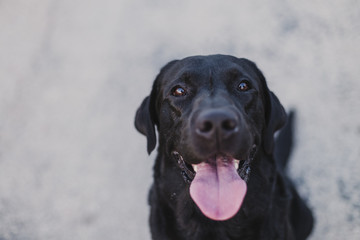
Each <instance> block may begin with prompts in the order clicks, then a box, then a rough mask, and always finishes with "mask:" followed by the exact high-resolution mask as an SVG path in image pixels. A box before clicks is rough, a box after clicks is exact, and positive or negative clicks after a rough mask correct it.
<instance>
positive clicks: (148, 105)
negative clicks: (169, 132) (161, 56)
mask: <svg viewBox="0 0 360 240" xmlns="http://www.w3.org/2000/svg"><path fill="white" fill-rule="evenodd" d="M175 62H176V60H174V61H171V62H169V63H168V64H167V65H165V66H164V67H163V68H162V69H161V71H160V73H159V74H158V75H157V77H156V79H155V81H154V83H153V87H152V90H151V93H150V95H149V96H147V97H146V98H145V99H144V100H143V102H142V103H141V105H140V107H139V108H138V110H137V111H136V115H135V127H136V129H137V130H138V131H139V132H140V133H142V134H144V135H145V136H146V138H147V152H148V154H150V153H151V152H152V151H153V150H154V148H155V146H156V133H155V125H158V124H159V121H158V117H157V111H156V99H157V97H158V92H159V89H158V85H159V82H160V81H161V78H163V75H164V73H165V72H166V70H167V69H169V68H170V66H172V65H173V64H174V63H175Z"/></svg>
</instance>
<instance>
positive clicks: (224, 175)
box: [172, 145, 256, 221]
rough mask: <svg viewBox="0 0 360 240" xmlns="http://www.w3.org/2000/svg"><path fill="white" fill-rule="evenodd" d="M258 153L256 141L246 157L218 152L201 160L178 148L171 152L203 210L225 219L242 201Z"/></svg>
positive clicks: (209, 215)
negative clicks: (186, 157)
mask: <svg viewBox="0 0 360 240" xmlns="http://www.w3.org/2000/svg"><path fill="white" fill-rule="evenodd" d="M255 153H256V146H255V145H254V147H253V149H252V151H251V153H250V154H249V156H248V158H247V159H244V160H238V159H235V158H233V157H231V156H228V155H225V154H216V155H215V156H213V157H210V158H208V159H207V160H205V161H203V162H201V163H199V164H189V163H187V162H186V161H185V160H184V159H183V157H182V156H181V155H180V154H179V153H178V152H176V151H173V152H172V155H173V156H174V158H175V159H176V161H177V164H178V166H179V168H180V169H181V173H182V175H183V178H184V180H185V181H186V182H187V183H190V196H191V198H192V199H193V201H194V202H195V204H196V205H197V206H198V207H199V209H200V210H201V212H202V213H203V214H204V215H205V216H207V217H208V218H210V219H212V220H216V221H224V220H228V219H230V218H232V217H233V216H234V215H235V214H236V213H237V212H238V211H239V209H240V207H241V205H242V202H243V200H244V197H245V195H246V190H247V184H246V182H247V181H248V179H249V176H250V172H251V169H250V164H251V161H252V159H253V158H254V155H255Z"/></svg>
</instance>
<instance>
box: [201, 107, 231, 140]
mask: <svg viewBox="0 0 360 240" xmlns="http://www.w3.org/2000/svg"><path fill="white" fill-rule="evenodd" d="M195 128H196V129H195V131H196V134H197V135H199V136H200V137H203V138H206V139H214V140H215V139H216V140H223V139H227V138H229V137H231V136H232V135H233V134H235V133H236V132H237V131H238V118H237V116H236V114H235V113H234V112H232V111H231V110H225V109H209V110H203V111H201V112H200V113H199V115H198V116H197V118H196V120H195Z"/></svg>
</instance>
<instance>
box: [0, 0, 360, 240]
mask: <svg viewBox="0 0 360 240" xmlns="http://www.w3.org/2000/svg"><path fill="white" fill-rule="evenodd" d="M212 53H225V54H231V55H236V56H241V57H247V58H250V59H252V60H254V61H255V62H256V63H257V64H258V65H259V67H260V68H261V69H262V70H263V72H264V73H265V75H266V77H267V79H268V82H269V85H270V88H271V89H272V90H273V91H275V92H276V94H277V95H278V97H279V98H280V100H281V101H282V103H283V104H284V105H285V106H286V108H290V107H292V108H295V109H296V110H297V113H298V114H297V137H296V140H297V144H296V148H295V150H294V154H293V157H292V162H291V165H290V170H289V172H290V173H291V175H292V176H293V178H294V179H295V181H296V183H297V184H298V186H299V189H300V191H301V194H302V195H303V196H305V197H306V198H307V199H308V201H309V205H310V206H311V207H312V208H313V209H314V211H315V216H316V222H317V223H316V228H315V230H314V232H313V235H312V238H311V239H360V238H359V237H360V160H359V157H360V121H359V120H360V110H359V106H360V94H359V92H360V80H359V76H360V67H359V61H360V3H359V1H356V0H341V1H339V0H327V1H325V0H324V1H320V0H312V1H291V0H279V1H250V0H248V1H245V0H240V1H239V0H230V1H209V0H207V1H205V0H204V1H175V0H172V1H165V0H154V1H145V0H135V1H134V0H103V1H95V0H62V1H55V0H48V1H47V0H32V1H29V0H2V1H0V239H1V240H3V239H6V240H7V239H25V240H32V239H46V240H51V239H56V240H58V239H59V240H60V239H86V240H91V239H110V240H111V239H139V240H140V239H149V238H150V235H149V229H148V224H147V217H148V212H149V209H148V206H147V204H146V196H147V190H148V188H149V186H150V182H151V170H152V169H151V168H152V164H153V160H152V159H153V157H154V156H153V155H152V156H150V157H148V156H147V155H146V150H145V138H144V137H142V136H141V135H140V134H138V133H137V132H136V131H135V129H134V128H133V118H134V113H135V110H136V108H137V107H138V105H139V104H140V102H141V100H142V99H143V97H145V95H147V94H148V93H149V91H150V87H151V83H152V80H153V79H154V77H155V75H156V74H157V72H158V70H159V68H160V67H161V66H162V65H163V64H165V63H166V62H167V61H169V60H172V59H174V58H182V57H185V56H188V55H197V54H212Z"/></svg>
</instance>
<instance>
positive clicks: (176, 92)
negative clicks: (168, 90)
mask: <svg viewBox="0 0 360 240" xmlns="http://www.w3.org/2000/svg"><path fill="white" fill-rule="evenodd" d="M172 95H173V96H175V97H182V96H185V95H186V90H185V89H184V88H182V87H180V86H176V87H174V88H173V90H172Z"/></svg>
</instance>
